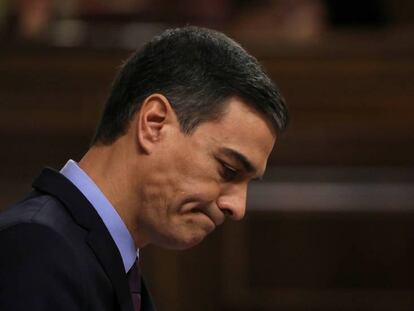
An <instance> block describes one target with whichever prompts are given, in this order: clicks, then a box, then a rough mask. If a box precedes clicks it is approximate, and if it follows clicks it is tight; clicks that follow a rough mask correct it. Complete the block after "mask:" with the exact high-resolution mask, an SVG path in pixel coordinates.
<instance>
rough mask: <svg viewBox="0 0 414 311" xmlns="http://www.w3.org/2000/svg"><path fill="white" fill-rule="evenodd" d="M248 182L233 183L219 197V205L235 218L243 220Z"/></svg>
mask: <svg viewBox="0 0 414 311" xmlns="http://www.w3.org/2000/svg"><path fill="white" fill-rule="evenodd" d="M246 198H247V183H246V184H237V185H231V186H230V187H229V188H227V189H226V190H225V191H223V193H222V195H220V197H219V198H218V199H217V206H218V207H219V209H220V210H222V212H223V213H225V214H226V215H227V216H228V217H230V218H231V219H233V220H241V219H242V218H243V217H244V214H245V213H246Z"/></svg>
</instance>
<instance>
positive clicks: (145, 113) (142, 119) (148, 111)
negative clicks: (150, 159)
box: [136, 94, 173, 153]
mask: <svg viewBox="0 0 414 311" xmlns="http://www.w3.org/2000/svg"><path fill="white" fill-rule="evenodd" d="M172 112H173V110H172V107H171V105H170V102H169V101H168V99H167V98H166V97H165V96H163V95H161V94H152V95H150V96H148V97H147V98H146V99H145V100H144V102H143V103H142V106H141V109H140V110H139V113H138V119H137V123H136V126H137V132H136V134H137V136H136V137H137V139H138V143H139V145H140V147H141V148H142V150H143V151H144V152H145V153H151V151H152V149H153V148H154V146H155V145H156V144H157V142H159V141H160V140H161V139H162V133H163V128H164V127H165V126H166V124H167V123H168V122H169V119H170V115H171V113H172Z"/></svg>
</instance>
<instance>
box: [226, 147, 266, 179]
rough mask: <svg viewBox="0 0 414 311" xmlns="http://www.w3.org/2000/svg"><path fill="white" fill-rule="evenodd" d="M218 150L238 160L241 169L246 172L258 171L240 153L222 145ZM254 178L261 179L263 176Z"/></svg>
mask: <svg viewBox="0 0 414 311" xmlns="http://www.w3.org/2000/svg"><path fill="white" fill-rule="evenodd" d="M220 150H221V151H222V152H223V153H224V154H226V155H227V156H229V157H231V158H233V159H234V160H235V161H237V162H239V163H240V164H241V165H242V166H243V169H244V170H245V171H246V172H248V173H256V172H257V171H258V169H257V168H256V167H255V166H254V165H253V163H252V162H251V161H250V160H249V159H248V158H247V157H246V156H245V155H244V154H242V153H240V152H238V151H236V150H234V149H231V148H228V147H222V148H220ZM254 179H259V180H261V179H263V176H259V177H257V178H254Z"/></svg>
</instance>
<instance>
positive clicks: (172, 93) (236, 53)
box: [93, 27, 287, 144]
mask: <svg viewBox="0 0 414 311" xmlns="http://www.w3.org/2000/svg"><path fill="white" fill-rule="evenodd" d="M154 93H161V94H163V95H164V96H165V97H166V98H167V99H168V100H169V101H170V103H171V105H172V106H173V108H174V110H175V113H176V114H177V117H178V119H179V121H180V124H181V128H182V130H183V132H185V133H191V131H193V130H194V128H195V127H196V126H197V125H199V124H200V123H201V122H205V121H209V120H213V119H217V118H218V117H219V116H220V115H221V114H222V112H223V111H224V110H225V103H226V99H228V98H230V97H232V96H238V97H240V98H242V99H243V100H245V101H246V102H247V103H248V104H249V105H251V106H252V107H254V108H255V109H256V110H257V111H259V112H262V113H263V114H264V115H265V116H266V117H267V118H268V119H269V121H270V122H271V124H272V125H273V127H274V128H275V129H277V130H283V129H284V128H285V127H286V123H287V110H286V107H285V104H284V101H283V98H282V97H281V96H280V94H279V92H278V90H277V88H276V87H275V86H274V85H273V83H272V82H271V80H270V79H269V78H268V77H267V75H266V74H265V73H264V72H263V71H262V69H261V67H260V65H259V64H258V62H257V60H256V59H255V58H254V57H252V56H251V55H249V54H248V53H247V52H246V51H245V50H244V49H243V48H242V47H241V46H240V45H238V44H237V43H236V42H234V41H233V40H231V39H230V38H228V37H226V36H225V35H224V34H222V33H219V32H215V31H212V30H208V29H202V28H196V27H186V28H179V29H172V30H167V31H165V32H163V33H162V34H161V35H160V36H157V37H155V38H154V39H153V40H151V41H150V42H148V43H147V44H146V45H145V46H144V47H143V48H142V49H141V50H139V51H137V52H136V53H135V54H133V55H132V56H131V57H130V58H129V60H128V61H127V62H126V63H125V64H124V66H123V67H122V69H121V71H120V72H119V74H118V77H117V78H116V79H115V81H114V84H113V88H112V92H111V95H110V96H109V99H108V101H107V103H106V106H105V110H104V113H103V116H102V119H101V122H100V124H99V126H98V129H97V131H96V135H95V138H94V139H93V144H95V143H103V144H110V143H112V142H113V141H114V140H115V139H116V138H118V137H119V136H120V135H122V134H124V133H125V132H126V130H127V127H128V125H129V122H130V121H131V119H132V116H133V115H134V113H135V112H137V111H138V110H139V108H140V107H141V104H142V103H143V101H144V100H145V98H147V97H148V96H149V95H151V94H154Z"/></svg>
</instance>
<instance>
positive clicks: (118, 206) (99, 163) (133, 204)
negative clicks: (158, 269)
mask: <svg viewBox="0 0 414 311" xmlns="http://www.w3.org/2000/svg"><path fill="white" fill-rule="evenodd" d="M124 147H125V142H123V140H122V138H120V139H118V140H117V141H116V142H114V143H113V144H111V145H108V146H106V145H98V146H92V147H91V148H90V149H89V150H88V152H87V153H86V154H85V155H84V156H83V158H82V159H81V160H80V161H79V166H80V167H81V168H82V169H83V170H84V171H85V172H86V174H88V175H89V177H90V178H91V179H92V180H93V181H94V182H95V184H96V185H97V186H98V187H99V189H100V190H101V191H102V192H103V193H104V195H105V196H106V198H107V199H108V200H109V202H111V204H112V206H113V207H114V208H115V210H116V211H117V213H118V214H119V216H120V217H121V218H122V220H123V222H124V223H125V225H126V226H127V228H128V230H129V232H130V233H131V235H132V237H133V239H134V241H135V245H136V246H137V247H138V248H141V247H143V246H144V245H145V243H143V242H142V241H140V239H139V234H138V232H137V231H138V230H137V228H136V222H135V219H137V214H138V213H139V202H140V201H139V199H138V198H136V195H137V193H138V191H136V189H135V190H134V187H135V184H136V183H137V181H136V180H137V179H139V178H137V176H136V174H137V172H134V171H136V170H135V168H134V165H133V163H131V159H132V158H133V157H131V156H129V155H128V149H127V148H124ZM132 173H134V174H132ZM132 177H134V178H132Z"/></svg>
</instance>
